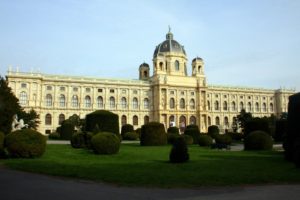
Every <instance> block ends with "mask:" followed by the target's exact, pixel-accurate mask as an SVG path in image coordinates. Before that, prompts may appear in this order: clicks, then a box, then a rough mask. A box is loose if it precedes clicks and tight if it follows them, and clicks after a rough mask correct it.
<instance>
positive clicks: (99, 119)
mask: <svg viewBox="0 0 300 200" xmlns="http://www.w3.org/2000/svg"><path fill="white" fill-rule="evenodd" d="M85 122H86V124H85V130H86V131H89V132H92V131H93V130H94V129H95V126H96V124H97V125H98V126H99V130H100V131H101V132H111V133H114V134H119V117H118V115H116V114H114V113H112V112H110V111H107V110H97V111H95V112H92V113H90V114H88V115H86V120H85Z"/></svg>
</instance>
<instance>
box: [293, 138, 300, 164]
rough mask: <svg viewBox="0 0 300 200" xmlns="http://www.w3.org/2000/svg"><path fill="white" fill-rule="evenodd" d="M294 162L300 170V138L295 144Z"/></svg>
mask: <svg viewBox="0 0 300 200" xmlns="http://www.w3.org/2000/svg"><path fill="white" fill-rule="evenodd" d="M293 149H294V152H293V161H294V163H295V164H296V167H299V168H300V138H298V139H297V140H296V141H295V142H294V148H293Z"/></svg>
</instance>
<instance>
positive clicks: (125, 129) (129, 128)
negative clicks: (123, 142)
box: [121, 124, 134, 136]
mask: <svg viewBox="0 0 300 200" xmlns="http://www.w3.org/2000/svg"><path fill="white" fill-rule="evenodd" d="M133 131H134V129H133V126H132V125H131V124H124V125H123V126H122V128H121V135H122V136H123V135H124V134H125V133H128V132H133Z"/></svg>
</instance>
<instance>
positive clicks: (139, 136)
mask: <svg viewBox="0 0 300 200" xmlns="http://www.w3.org/2000/svg"><path fill="white" fill-rule="evenodd" d="M141 131H142V129H141V128H137V129H136V130H135V132H136V134H137V135H138V138H139V139H140V138H141Z"/></svg>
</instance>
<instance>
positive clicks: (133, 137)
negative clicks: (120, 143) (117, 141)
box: [122, 131, 139, 140]
mask: <svg viewBox="0 0 300 200" xmlns="http://www.w3.org/2000/svg"><path fill="white" fill-rule="evenodd" d="M122 138H123V140H138V139H139V136H138V135H137V134H136V132H134V131H132V132H127V133H125V134H123V136H122Z"/></svg>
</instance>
